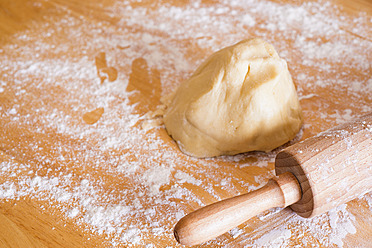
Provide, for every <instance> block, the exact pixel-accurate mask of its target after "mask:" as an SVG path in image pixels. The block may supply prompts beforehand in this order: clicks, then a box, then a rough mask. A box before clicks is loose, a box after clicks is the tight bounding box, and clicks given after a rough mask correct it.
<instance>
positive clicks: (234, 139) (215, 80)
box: [164, 38, 302, 157]
mask: <svg viewBox="0 0 372 248" xmlns="http://www.w3.org/2000/svg"><path fill="white" fill-rule="evenodd" d="M164 123H165V127H166V129H167V131H168V133H169V135H171V136H172V137H173V139H174V140H176V141H177V144H178V146H179V147H180V149H181V150H182V151H183V152H184V153H186V154H189V155H191V156H194V157H213V156H219V155H233V154H238V153H243V152H248V151H254V150H260V151H270V150H272V149H274V148H276V147H278V146H280V145H283V144H285V143H286V142H288V141H289V140H291V139H293V138H294V137H295V136H296V134H297V132H298V131H299V130H300V128H301V125H302V115H301V107H300V104H299V101H298V97H297V93H296V89H295V86H294V84H293V82H292V78H291V76H290V74H289V71H288V67H287V63H286V62H285V61H284V60H283V59H281V58H279V56H278V54H277V52H276V51H275V49H274V48H273V46H272V45H270V44H269V43H267V42H265V41H264V40H262V39H258V38H255V39H249V40H243V41H241V42H239V43H237V44H235V45H233V46H230V47H227V48H224V49H222V50H220V51H218V52H216V53H214V54H212V56H210V57H209V58H208V59H207V60H206V61H205V62H204V63H202V64H201V65H200V66H199V68H197V70H196V71H195V72H194V73H193V75H192V76H191V77H190V78H189V79H188V80H187V81H185V82H184V83H183V84H181V85H180V87H179V88H178V89H177V91H176V93H175V95H174V98H173V100H172V102H171V104H170V105H169V106H168V108H167V110H166V112H165V114H164Z"/></svg>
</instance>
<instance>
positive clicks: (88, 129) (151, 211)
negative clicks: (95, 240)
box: [0, 0, 372, 247]
mask: <svg viewBox="0 0 372 248" xmlns="http://www.w3.org/2000/svg"><path fill="white" fill-rule="evenodd" d="M279 2H280V1H253V0H246V1H238V0H234V1H227V0H221V1H216V2H215V3H214V4H213V5H210V4H207V3H205V1H201V0H200V1H191V2H189V3H184V4H181V3H180V4H177V5H176V6H173V5H171V4H169V3H164V4H159V3H156V2H154V3H149V4H150V5H151V8H145V7H143V6H142V5H141V1H116V2H115V4H113V5H112V6H105V7H104V9H102V13H101V12H100V15H101V14H102V15H105V18H106V19H107V20H110V21H104V20H103V19H105V18H103V19H102V20H101V19H99V20H98V19H97V20H93V19H94V18H92V20H91V21H87V20H83V19H82V18H80V17H79V15H80V13H79V11H80V10H75V9H69V7H66V8H63V9H61V10H60V11H61V12H63V15H61V16H59V17H58V18H57V17H53V16H49V15H46V16H45V20H46V22H45V23H40V25H38V26H37V28H36V27H32V26H31V27H30V28H29V29H25V30H22V31H19V32H17V33H15V34H14V36H15V38H14V39H13V40H14V41H15V43H4V44H3V43H1V46H2V47H1V48H0V58H1V61H2V62H1V64H0V72H1V73H0V144H1V145H0V161H1V162H0V201H4V202H6V201H9V200H20V199H23V197H30V198H32V199H35V200H36V201H44V202H47V203H49V204H50V206H48V207H49V208H50V209H52V210H53V211H56V212H57V213H62V215H64V216H65V218H69V219H71V220H73V221H74V223H75V224H76V225H77V226H81V227H84V228H85V229H86V231H87V232H88V233H92V235H93V234H94V235H95V234H98V235H102V236H104V237H105V239H106V240H107V244H103V246H105V247H128V246H129V247H131V246H134V247H136V246H137V247H159V246H158V244H159V243H161V242H166V243H167V244H168V245H169V247H177V246H178V245H177V244H176V242H175V240H174V238H173V234H172V229H173V226H174V224H175V222H176V221H177V220H179V219H180V218H181V217H182V216H184V215H185V214H186V213H188V212H190V211H191V210H193V209H195V208H197V207H200V206H203V205H205V204H207V203H210V202H212V201H216V200H220V199H222V198H223V197H225V196H226V195H236V194H240V193H244V192H247V191H251V190H255V189H257V188H259V187H261V186H263V185H264V184H265V183H266V182H267V179H268V178H269V177H271V176H273V175H274V171H273V162H274V158H275V155H276V153H277V152H278V151H273V152H270V153H261V152H253V153H248V154H240V155H237V156H225V157H220V158H213V159H206V160H198V159H194V158H190V157H187V156H185V155H183V154H182V153H181V152H179V151H178V149H177V148H176V146H175V145H174V144H173V143H172V141H171V140H170V139H168V140H167V139H166V138H164V137H168V136H167V134H166V132H165V130H164V127H163V126H162V122H161V119H157V120H155V121H154V122H152V120H151V119H149V118H148V115H146V114H147V113H149V112H155V113H156V111H157V110H156V106H151V104H148V103H147V102H146V99H145V98H144V97H142V98H141V96H142V95H141V94H143V93H142V90H143V89H140V88H136V86H138V84H139V83H138V82H136V80H139V79H137V78H135V77H133V71H136V72H137V74H138V75H142V76H143V78H144V80H145V81H146V82H149V83H148V85H147V86H149V88H150V89H151V92H152V93H151V94H150V95H151V97H153V100H154V99H155V100H158V102H159V106H160V105H161V101H160V98H161V97H162V96H163V97H164V96H166V95H168V94H169V93H171V92H173V91H174V90H175V89H176V87H177V86H178V85H179V84H180V82H182V81H183V80H185V79H186V78H187V77H189V76H190V74H191V73H192V72H193V70H195V68H196V67H197V65H199V64H200V63H201V62H202V61H203V60H204V59H205V58H206V57H207V56H208V55H210V54H211V53H212V52H214V51H217V50H219V49H221V48H222V47H225V46H228V45H232V44H235V43H236V42H238V41H240V40H242V39H246V38H250V37H256V36H257V37H262V38H263V39H265V40H267V41H268V42H270V43H272V44H273V45H274V47H275V48H276V50H278V52H279V53H280V56H281V57H283V58H285V59H286V61H287V62H288V65H289V68H290V71H291V74H292V76H293V80H294V82H295V84H296V86H297V91H298V94H299V97H300V100H301V103H302V105H303V106H304V108H303V112H304V116H305V122H306V125H305V131H303V130H302V131H301V135H299V137H298V139H300V138H301V137H302V132H304V135H305V136H311V135H315V134H316V133H317V132H319V131H321V130H325V129H327V128H329V127H332V126H334V124H337V123H343V122H345V121H348V120H350V119H353V118H355V117H356V116H359V115H361V114H364V113H367V112H370V111H372V104H371V99H370V96H371V95H372V78H371V60H370V58H371V57H372V54H371V51H372V43H371V41H370V40H369V39H368V37H371V31H370V29H369V25H370V24H369V23H370V17H368V15H367V14H366V13H363V12H360V13H359V14H358V17H357V18H351V17H349V16H342V15H339V14H338V13H340V10H339V9H337V7H336V6H334V5H332V4H331V3H330V2H327V1H323V0H318V1H309V2H304V3H301V4H282V3H279ZM114 17H118V18H114ZM48 22H50V23H54V24H53V25H51V24H49V23H48ZM97 58H101V59H103V58H104V65H102V66H100V65H99V63H98V62H97V61H98V60H99V59H97ZM339 72H342V73H339ZM366 78H368V79H367V80H366ZM142 83H143V82H142ZM324 89H327V92H328V91H329V93H327V94H324V95H322V94H318V93H315V92H325V91H324ZM156 90H157V91H156ZM340 94H342V95H341V96H340ZM138 95H139V96H140V97H139V99H142V101H140V102H139V101H138V100H133V99H138V98H136V96H138ZM157 98H159V99H157ZM340 99H341V100H340ZM342 99H349V102H347V103H345V102H343V101H342ZM155 100H154V101H153V102H155ZM330 102H332V103H334V104H335V105H337V106H338V108H337V110H336V109H332V108H330V107H329V103H330ZM305 103H306V104H305ZM143 106H146V108H145V110H143V109H141V107H143ZM358 106H364V107H358ZM98 108H102V109H104V112H102V113H101V116H99V118H97V119H95V121H94V122H92V123H91V124H89V125H88V124H86V123H85V122H84V120H83V116H84V114H86V113H91V112H92V110H94V109H98ZM314 109H317V111H316V113H315V111H314ZM93 114H94V113H93ZM319 116H320V117H321V118H323V120H324V121H322V122H319V123H316V122H315V120H317V119H318V117H319ZM157 118H159V116H157ZM141 125H142V126H141ZM143 127H144V128H143ZM154 127H156V128H154ZM30 151H32V152H31V153H30ZM30 154H32V155H30ZM185 163H187V164H185ZM186 169H187V170H186ZM238 172H244V173H245V175H246V177H247V178H241V177H239V176H237V175H238V174H239V173H238ZM218 173H220V174H218ZM201 175H202V176H201ZM221 175H223V177H224V178H223V179H222V180H221V178H220V177H221ZM201 178H203V179H201ZM196 192H198V193H196ZM201 196H203V197H201ZM354 203H355V204H356V205H358V204H359V205H362V204H364V205H363V206H367V208H368V210H369V212H368V213H367V214H366V215H367V216H369V217H368V218H369V219H368V220H369V221H370V220H371V213H372V200H371V194H370V193H369V194H366V195H364V196H361V197H360V198H358V199H356V200H355V201H354ZM363 221H364V220H361V219H360V217H358V216H357V215H354V214H353V213H352V211H350V209H349V208H348V205H342V206H340V207H338V208H337V209H334V210H332V211H330V212H329V213H325V214H323V215H321V216H318V217H315V218H314V219H311V220H307V219H303V218H301V217H298V216H297V215H295V214H293V213H292V212H290V211H286V210H282V209H274V210H270V211H268V212H266V213H263V214H262V215H259V216H258V217H257V218H256V219H255V220H254V221H250V222H248V223H246V224H244V225H242V226H240V227H238V228H235V229H233V230H231V231H230V232H229V238H232V239H234V240H236V242H238V243H240V244H241V247H289V246H291V247H292V246H295V247H310V246H311V247H342V246H344V245H348V244H349V243H348V242H349V240H348V237H349V236H350V235H353V234H358V232H360V231H361V227H360V224H359V223H361V222H363ZM366 221H367V220H366ZM268 223H278V225H279V224H280V225H279V226H277V227H276V228H272V227H270V226H268ZM254 224H257V225H259V226H261V227H260V228H256V229H255V230H252V229H250V226H251V225H254ZM305 234H306V235H305ZM296 239H297V240H300V242H302V243H301V244H299V243H296V241H295V240H296ZM150 240H156V241H158V243H156V242H154V243H152V242H151V241H150ZM369 241H371V240H369ZM227 242H229V241H228V240H226V239H224V238H219V239H217V240H215V241H211V242H210V243H208V244H207V246H205V247H221V246H224V245H225V246H226V247H228V243H227ZM366 242H368V241H366Z"/></svg>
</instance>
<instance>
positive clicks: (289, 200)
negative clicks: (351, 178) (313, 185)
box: [174, 172, 302, 246]
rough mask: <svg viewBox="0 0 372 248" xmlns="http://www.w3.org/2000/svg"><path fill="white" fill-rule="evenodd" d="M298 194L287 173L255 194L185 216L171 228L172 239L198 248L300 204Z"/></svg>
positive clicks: (207, 207) (271, 180) (293, 181)
mask: <svg viewBox="0 0 372 248" xmlns="http://www.w3.org/2000/svg"><path fill="white" fill-rule="evenodd" d="M301 194H302V193H301V188H300V185H299V183H298V181H297V179H296V177H295V176H294V175H293V174H292V173H290V172H286V173H283V174H281V175H279V176H277V177H275V178H273V179H270V180H269V182H268V183H267V184H266V185H265V186H264V187H262V188H260V189H258V190H256V191H253V192H249V193H246V194H242V195H239V196H235V197H232V198H228V199H225V200H223V201H220V202H216V203H213V204H211V205H208V206H205V207H202V208H200V209H198V210H196V211H194V212H192V213H190V214H188V215H186V216H185V217H183V218H182V219H181V220H179V222H178V223H177V224H176V226H175V227H174V236H175V238H176V240H177V241H178V242H179V243H181V244H183V245H189V246H192V245H197V244H200V243H203V242H205V241H208V240H211V239H213V238H215V237H218V236H219V235H221V234H223V233H225V232H227V231H229V230H231V229H232V228H234V227H236V226H238V225H240V224H242V223H244V222H245V221H247V220H249V219H250V218H252V217H254V216H256V215H257V214H259V213H262V212H263V211H266V210H268V209H270V208H274V207H282V208H284V207H287V206H289V205H291V204H293V203H295V202H297V201H299V200H300V198H301Z"/></svg>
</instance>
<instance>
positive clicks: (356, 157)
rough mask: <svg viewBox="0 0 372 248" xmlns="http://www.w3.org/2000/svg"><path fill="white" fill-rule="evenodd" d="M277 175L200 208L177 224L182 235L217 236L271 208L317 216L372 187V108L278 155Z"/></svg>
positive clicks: (186, 239)
mask: <svg viewBox="0 0 372 248" xmlns="http://www.w3.org/2000/svg"><path fill="white" fill-rule="evenodd" d="M275 174H276V175H277V176H276V177H274V178H272V179H270V180H269V181H268V183H267V184H266V185H265V186H264V187H262V188H260V189H258V190H256V191H253V192H249V193H246V194H242V195H239V196H235V197H232V198H229V199H225V200H222V201H219V202H216V203H213V204H211V205H208V206H205V207H203V208H200V209H198V210H196V211H194V212H192V213H190V214H188V215H186V216H185V217H183V218H182V219H180V220H179V222H178V223H177V224H176V226H175V228H174V236H175V238H176V240H177V241H178V242H179V243H181V244H183V245H190V246H191V245H196V244H200V243H203V242H205V241H208V240H211V239H213V238H215V237H217V236H219V235H221V234H223V233H225V232H227V231H229V230H230V229H232V228H234V227H236V226H238V225H240V224H242V223H244V222H245V221H247V220H248V219H250V218H252V217H254V216H256V215H258V214H259V213H261V212H263V211H266V210H268V209H270V208H274V207H280V208H285V207H287V206H290V208H291V209H292V210H293V211H294V212H296V213H297V214H299V215H300V216H302V217H305V218H311V217H314V216H316V215H319V214H321V213H324V212H326V211H328V210H330V209H332V208H335V207H337V206H338V205H341V204H343V203H346V202H348V201H350V200H352V199H354V198H356V197H358V196H361V195H363V194H364V193H367V192H369V191H370V190H372V113H370V114H367V115H365V116H363V117H361V118H359V119H358V120H355V121H353V122H348V123H345V124H342V125H340V126H337V127H335V128H332V129H330V130H328V131H325V132H322V133H320V134H318V135H316V136H314V137H312V138H309V139H307V140H304V141H302V142H299V143H297V144H295V145H293V146H290V147H288V148H286V149H284V150H282V151H281V152H279V153H278V154H277V156H276V158H275Z"/></svg>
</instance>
